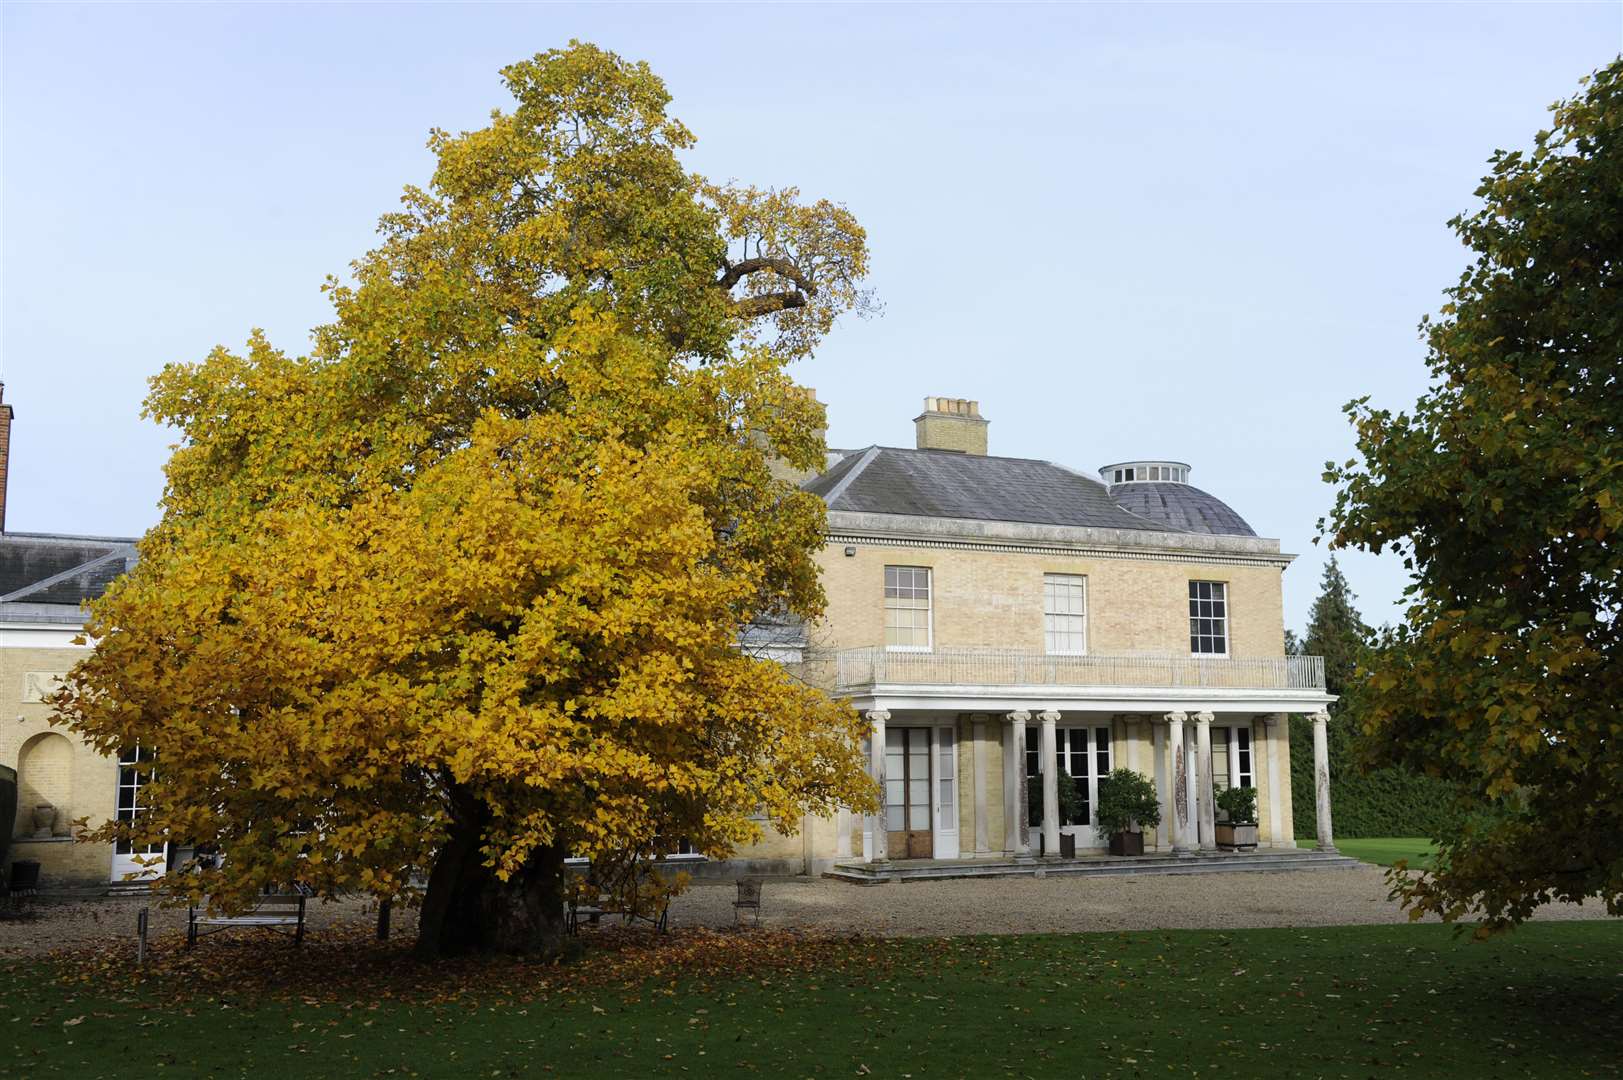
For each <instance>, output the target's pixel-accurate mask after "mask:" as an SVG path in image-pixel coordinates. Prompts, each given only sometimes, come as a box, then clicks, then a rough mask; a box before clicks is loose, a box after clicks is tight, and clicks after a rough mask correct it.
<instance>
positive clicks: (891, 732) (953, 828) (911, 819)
mask: <svg viewBox="0 0 1623 1080" xmlns="http://www.w3.org/2000/svg"><path fill="white" fill-rule="evenodd" d="M957 754H958V746H957V739H956V732H955V730H954V729H953V728H952V727H947V726H943V727H892V728H887V729H886V731H885V831H886V833H887V836H886V851H887V853H888V854H889V856H890V858H892V859H929V858H936V859H956V858H957V857H958V757H957Z"/></svg>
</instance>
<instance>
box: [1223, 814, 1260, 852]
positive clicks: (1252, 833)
mask: <svg viewBox="0 0 1623 1080" xmlns="http://www.w3.org/2000/svg"><path fill="white" fill-rule="evenodd" d="M1214 831H1215V833H1216V840H1217V846H1218V847H1220V848H1227V849H1229V850H1230V851H1250V850H1251V849H1252V848H1255V847H1256V846H1257V826H1256V823H1255V822H1247V823H1244V824H1239V825H1236V824H1234V823H1232V822H1227V821H1219V822H1218V823H1217V827H1216V829H1215V830H1214Z"/></svg>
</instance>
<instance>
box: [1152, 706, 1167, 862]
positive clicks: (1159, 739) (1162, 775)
mask: <svg viewBox="0 0 1623 1080" xmlns="http://www.w3.org/2000/svg"><path fill="white" fill-rule="evenodd" d="M1150 737H1151V739H1152V740H1153V741H1154V743H1155V796H1156V798H1157V799H1158V800H1159V801H1160V803H1161V824H1159V825H1157V826H1156V827H1155V850H1157V851H1166V850H1167V849H1168V848H1170V847H1171V846H1172V788H1171V786H1170V785H1169V784H1168V783H1167V726H1166V725H1165V724H1163V723H1158V722H1155V721H1151V722H1150Z"/></svg>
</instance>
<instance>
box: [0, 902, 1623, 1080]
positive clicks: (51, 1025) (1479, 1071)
mask: <svg viewBox="0 0 1623 1080" xmlns="http://www.w3.org/2000/svg"><path fill="white" fill-rule="evenodd" d="M896 888H897V889H898V891H899V893H902V894H905V892H906V888H905V887H904V886H897V887H896ZM898 899H899V901H900V900H902V899H905V896H899V897H898ZM760 940H762V939H761V938H750V937H746V938H744V939H737V940H721V941H720V942H719V943H717V944H714V945H713V946H712V951H713V952H718V953H719V952H726V951H735V952H737V951H742V952H745V953H748V954H749V955H748V956H746V957H744V958H742V959H740V958H736V957H735V958H734V960H733V962H732V966H731V967H730V968H727V969H724V970H723V969H717V968H715V967H714V965H712V966H711V968H710V969H709V973H708V974H694V973H693V972H695V971H702V970H705V968H704V966H703V965H702V964H701V965H698V966H695V965H694V964H693V963H692V962H691V961H684V960H683V959H682V957H681V953H680V950H681V949H682V948H684V947H685V946H682V945H681V943H680V940H679V941H678V942H677V943H675V944H673V945H672V946H671V947H670V948H671V949H672V950H673V951H675V952H676V953H677V955H676V956H675V957H674V958H671V957H666V958H664V959H661V958H660V957H659V954H653V956H652V959H650V960H648V961H647V965H646V967H644V968H641V969H638V970H639V971H640V972H641V973H640V974H638V975H637V976H636V977H632V978H626V977H625V971H626V970H628V969H624V968H622V969H619V970H618V971H616V972H611V974H609V975H608V976H606V977H605V978H603V979H597V980H594V979H593V978H590V977H588V978H584V979H577V980H575V981H574V982H573V984H571V979H572V978H573V976H572V975H569V974H566V975H564V976H562V977H561V978H560V976H558V975H557V973H556V969H551V973H549V969H546V968H540V967H534V968H529V969H522V968H519V969H514V968H513V967H512V966H511V965H507V966H506V967H504V968H501V970H500V971H498V972H497V973H496V974H495V975H493V976H492V978H491V979H490V980H489V981H488V982H484V981H481V979H480V977H479V975H478V972H479V970H481V969H468V970H464V971H462V972H461V974H460V975H459V977H458V978H459V984H460V986H461V987H462V988H463V996H462V997H461V998H460V999H458V1000H449V1001H447V1000H436V999H435V995H434V994H433V993H432V992H431V991H425V990H424V989H423V984H422V983H421V982H420V981H419V982H417V983H415V984H412V985H407V986H401V985H390V983H389V981H388V980H387V979H385V980H384V981H383V984H382V985H379V984H377V983H373V982H368V981H366V980H357V981H353V982H350V983H349V984H348V985H338V984H340V983H343V982H344V980H343V978H342V977H336V978H335V976H334V975H333V974H332V973H333V972H335V971H338V970H341V969H340V968H338V967H336V966H335V964H336V963H338V961H334V960H333V959H332V958H330V957H329V958H328V959H327V960H325V961H323V960H322V959H321V957H320V956H318V955H311V956H310V959H311V960H312V961H316V962H317V964H318V967H320V965H322V964H325V965H326V968H325V969H324V970H320V971H316V972H313V973H307V974H305V975H299V976H298V977H296V978H295V980H294V982H293V983H292V984H291V985H287V986H284V987H282V988H281V989H279V990H278V989H274V988H273V989H267V990H261V991H257V992H237V991H232V990H231V989H229V986H230V983H231V979H232V976H231V975H230V968H231V967H232V966H233V965H235V964H236V963H237V961H236V960H232V961H231V962H230V963H228V964H225V963H222V964H220V965H219V967H220V968H221V973H220V974H219V975H218V976H217V977H215V978H213V979H212V980H211V979H203V978H198V977H196V976H195V974H194V975H187V974H184V973H178V974H177V973H170V974H158V975H155V976H153V977H151V978H149V979H148V980H146V981H145V982H144V983H141V984H139V985H136V984H129V983H126V984H125V985H123V986H122V987H118V988H112V987H109V986H108V984H107V983H106V981H105V979H104V978H102V977H101V976H99V975H97V974H96V972H95V971H94V970H92V969H91V966H90V965H85V964H80V965H77V966H76V967H75V968H73V969H71V970H69V971H66V972H65V973H64V972H63V971H59V970H54V969H47V968H44V967H41V966H40V965H38V964H35V965H32V966H29V965H13V966H12V967H11V968H9V969H7V970H0V977H3V978H4V979H5V980H6V985H7V990H6V992H5V994H4V995H3V997H0V1023H3V1024H4V1026H5V1034H4V1036H3V1037H0V1062H3V1063H4V1064H0V1074H7V1075H16V1076H29V1077H56V1076H71V1077H76V1078H85V1080H89V1078H92V1077H102V1076H131V1077H135V1076H139V1077H153V1076H174V1077H191V1076H219V1077H235V1076H249V1075H253V1076H256V1077H284V1076H285V1077H299V1078H301V1080H304V1078H313V1077H369V1076H397V1077H400V1076H424V1077H430V1076H432V1077H520V1076H582V1077H607V1076H626V1077H645V1076H646V1077H651V1076H677V1075H690V1076H691V1075H708V1076H713V1077H715V1076H746V1075H758V1074H765V1075H771V1076H774V1077H782V1078H785V1080H788V1078H794V1077H808V1076H834V1077H849V1076H863V1075H873V1076H879V1077H957V1076H976V1077H978V1076H1031V1077H1046V1076H1064V1077H1077V1078H1080V1077H1088V1078H1093V1077H1118V1076H1119V1077H1152V1076H1153V1077H1162V1076H1191V1075H1195V1074H1197V1073H1198V1074H1199V1075H1201V1076H1207V1077H1224V1076H1227V1077H1237V1078H1238V1077H1259V1076H1281V1077H1283V1076H1319V1077H1360V1078H1362V1077H1370V1076H1377V1075H1379V1076H1386V1075H1388V1074H1392V1075H1399V1076H1415V1077H1419V1076H1458V1077H1470V1078H1486V1077H1525V1076H1539V1077H1566V1076H1572V1077H1578V1076H1603V1077H1615V1076H1618V1075H1619V1074H1620V1070H1623V1056H1620V1055H1619V1054H1618V1050H1617V1042H1616V1037H1617V1033H1616V1018H1617V1017H1618V1016H1619V1015H1623V970H1620V967H1619V962H1618V961H1619V957H1620V956H1623V922H1610V923H1603V922H1582V923H1579V922H1571V923H1554V922H1552V923H1544V924H1535V925H1529V926H1526V927H1524V928H1522V929H1521V930H1518V931H1516V932H1515V933H1514V934H1512V935H1510V936H1508V937H1504V938H1500V939H1495V940H1492V941H1488V942H1482V943H1478V942H1473V941H1471V940H1469V938H1468V937H1467V936H1456V935H1455V934H1454V933H1453V932H1452V931H1451V930H1450V929H1449V928H1446V927H1442V926H1437V925H1417V926H1379V927H1376V926H1365V927H1333V928H1326V929H1313V930H1247V931H1238V932H1227V933H1224V932H1216V931H1177V932H1159V933H1128V934H1085V935H1072V936H1064V937H1054V936H1028V937H981V938H960V939H950V940H941V941H892V942H886V941H879V940H867V941H851V942H847V943H841V944H839V945H836V946H826V945H825V946H817V947H816V950H817V951H816V952H815V953H813V954H811V955H810V956H809V958H806V957H802V958H801V959H799V960H796V959H795V955H794V954H795V952H796V950H797V949H801V948H803V947H802V946H799V945H795V944H793V943H784V944H774V945H770V946H766V947H763V946H760V945H752V944H751V941H760ZM771 940H775V941H785V939H771ZM269 947H270V948H275V949H281V950H284V951H290V950H288V946H286V945H284V944H277V945H272V946H269ZM320 948H321V946H320V945H319V944H318V945H317V946H316V949H317V951H318V952H319V950H320ZM752 949H753V950H755V951H754V952H750V950H752ZM199 952H202V950H199ZM219 955H222V956H223V955H225V954H224V953H221V954H219ZM774 957H777V958H778V960H780V961H782V962H778V963H774V962H773V958H774ZM604 960H605V958H604V957H602V956H588V957H587V958H586V959H585V960H583V961H581V962H579V964H578V965H577V967H576V968H574V969H573V971H574V972H575V973H576V974H579V973H585V974H587V975H588V976H589V975H590V974H591V972H592V971H593V968H594V965H601V964H602V963H603V962H604ZM104 962H105V961H104ZM393 962H394V963H397V964H400V965H404V964H405V963H406V961H404V960H403V959H399V960H396V961H393ZM283 963H284V965H285V961H284V962H283ZM283 970H284V972H285V971H288V970H292V971H295V972H298V971H300V970H301V969H299V968H291V969H289V968H286V967H285V966H284V969H283ZM387 970H391V971H392V970H395V969H393V968H390V969H387ZM515 970H517V971H519V973H520V978H519V979H518V981H517V982H515V980H514V971H515ZM526 980H527V981H526ZM543 980H546V981H548V982H549V983H550V988H548V987H547V986H545V985H543ZM222 987H224V989H222ZM8 1070H15V1072H10V1073H8Z"/></svg>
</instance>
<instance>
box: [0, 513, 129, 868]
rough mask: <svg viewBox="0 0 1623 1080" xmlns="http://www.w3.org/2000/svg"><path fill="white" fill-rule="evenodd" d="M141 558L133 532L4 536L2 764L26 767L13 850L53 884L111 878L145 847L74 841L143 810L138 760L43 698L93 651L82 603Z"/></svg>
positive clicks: (0, 566) (0, 552)
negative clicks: (84, 737) (91, 736)
mask: <svg viewBox="0 0 1623 1080" xmlns="http://www.w3.org/2000/svg"><path fill="white" fill-rule="evenodd" d="M134 560H135V548H134V543H133V541H130V540H122V539H103V538H96V537H78V536H48V535H39V534H27V533H7V534H5V535H0V702H5V703H6V704H3V705H0V765H8V766H10V767H12V768H14V769H16V770H17V814H16V820H15V824H14V826H13V828H12V835H11V836H10V837H8V838H5V839H7V840H9V845H8V851H7V854H6V856H5V857H6V860H7V861H8V862H15V861H18V860H22V861H28V862H35V863H38V864H39V866H40V880H41V882H42V883H43V884H44V885H46V886H47V887H63V886H92V885H106V884H107V883H109V882H110V881H118V880H122V879H123V878H124V875H125V874H126V873H129V872H131V871H135V870H138V869H139V866H138V865H137V863H136V861H135V859H134V856H135V855H136V854H138V853H135V852H128V851H117V850H115V849H114V848H113V847H112V846H111V845H105V844H83V843H77V842H75V839H74V838H75V836H76V835H77V834H78V833H79V832H81V831H83V829H85V828H87V827H89V828H93V827H95V826H96V825H99V824H101V823H102V822H105V821H107V820H108V819H110V818H113V817H115V816H117V815H119V814H134V813H137V812H139V805H140V793H139V784H140V778H141V776H142V773H141V771H140V770H139V769H138V768H136V767H135V765H136V764H137V762H135V761H134V760H133V757H132V760H131V761H130V762H129V763H121V762H120V761H119V760H118V759H117V758H109V757H106V756H104V755H102V754H100V753H97V752H96V751H95V750H93V749H92V748H90V747H88V746H86V745H85V744H84V743H83V742H81V741H80V739H79V738H78V736H77V735H75V734H74V733H73V732H71V731H69V730H67V729H65V728H62V727H59V726H56V725H53V724H52V723H51V712H52V710H51V707H50V706H49V705H48V704H46V702H45V700H44V699H45V698H46V696H48V695H49V694H50V693H51V692H52V691H53V690H54V689H55V688H56V687H57V686H58V685H59V682H60V680H61V678H62V676H64V675H65V674H67V672H68V671H70V670H71V669H72V668H73V666H74V664H76V663H77V662H78V661H79V659H80V658H81V657H82V656H83V655H84V654H85V652H86V651H87V649H88V646H87V645H83V644H79V643H78V642H77V639H78V638H79V637H80V636H81V633H82V631H83V628H84V610H83V605H84V604H85V603H86V602H87V601H89V600H92V599H94V598H95V597H97V596H100V595H101V593H102V591H103V590H105V589H106V588H107V586H108V585H109V584H111V583H112V581H113V580H114V579H115V578H117V577H118V575H120V574H122V573H124V571H125V570H126V569H128V567H129V566H131V565H132V564H133V562H134ZM130 753H131V755H134V754H136V753H138V751H137V750H136V748H131V751H130Z"/></svg>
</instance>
